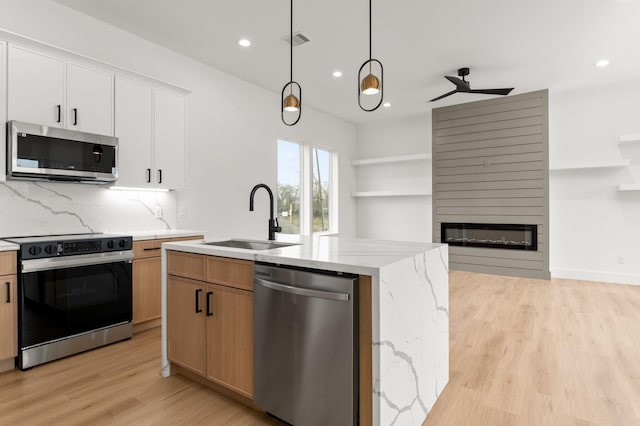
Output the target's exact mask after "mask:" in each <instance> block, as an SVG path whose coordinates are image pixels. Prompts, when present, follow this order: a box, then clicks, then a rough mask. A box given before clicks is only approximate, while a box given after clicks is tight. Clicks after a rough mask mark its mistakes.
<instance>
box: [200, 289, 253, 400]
mask: <svg viewBox="0 0 640 426" xmlns="http://www.w3.org/2000/svg"><path fill="white" fill-rule="evenodd" d="M207 297H209V298H210V302H211V311H210V312H209V313H210V314H212V315H211V316H208V317H207V353H208V360H207V378H209V379H210V380H213V381H214V382H217V383H219V384H221V385H224V386H226V387H227V388H229V389H232V390H234V391H236V392H238V393H240V394H242V395H244V396H246V397H248V398H253V292H251V291H246V290H238V289H234V288H230V287H224V286H219V285H215V284H209V285H208V286H207Z"/></svg>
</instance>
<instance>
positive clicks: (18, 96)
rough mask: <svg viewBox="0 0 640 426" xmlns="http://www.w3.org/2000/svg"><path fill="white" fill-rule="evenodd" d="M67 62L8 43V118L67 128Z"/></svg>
mask: <svg viewBox="0 0 640 426" xmlns="http://www.w3.org/2000/svg"><path fill="white" fill-rule="evenodd" d="M64 83H65V62H64V61H63V60H61V59H57V58H54V57H51V56H47V55H44V54H41V53H38V52H33V51H30V50H26V49H22V48H20V47H16V46H9V76H8V96H9V108H8V115H9V117H8V118H9V120H18V121H25V122H27V123H36V124H43V125H46V126H50V127H64V119H65V117H64V112H65V108H64V99H65V98H64V96H65V87H64V86H65V85H64Z"/></svg>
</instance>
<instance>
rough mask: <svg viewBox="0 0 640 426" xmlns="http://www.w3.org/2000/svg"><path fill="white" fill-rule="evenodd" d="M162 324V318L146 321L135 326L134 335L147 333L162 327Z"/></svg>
mask: <svg viewBox="0 0 640 426" xmlns="http://www.w3.org/2000/svg"><path fill="white" fill-rule="evenodd" d="M161 324H162V320H161V319H160V318H156V319H154V320H151V321H145V322H141V323H138V324H134V325H133V334H136V333H140V332H141V331H147V330H149V329H152V328H155V327H160V325H161Z"/></svg>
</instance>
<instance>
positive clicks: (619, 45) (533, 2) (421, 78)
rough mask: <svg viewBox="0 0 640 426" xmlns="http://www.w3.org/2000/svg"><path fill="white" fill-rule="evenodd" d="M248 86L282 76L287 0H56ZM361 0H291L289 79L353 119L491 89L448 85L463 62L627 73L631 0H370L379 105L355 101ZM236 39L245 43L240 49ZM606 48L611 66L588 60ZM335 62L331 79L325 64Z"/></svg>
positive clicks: (363, 19)
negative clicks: (296, 38)
mask: <svg viewBox="0 0 640 426" xmlns="http://www.w3.org/2000/svg"><path fill="white" fill-rule="evenodd" d="M55 1H57V2H58V3H60V4H63V5H66V6H69V7H71V8H73V9H76V10H78V11H80V12H83V13H86V14H88V15H90V16H93V17H95V18H97V19H99V20H102V21H105V22H107V23H109V24H112V25H114V26H117V27H119V28H122V29H124V30H126V31H128V32H131V33H134V34H137V35H139V36H141V37H143V38H146V39H148V40H150V41H152V42H155V43H157V44H159V45H162V46H165V47H167V48H170V49H173V50H175V51H177V52H180V53H182V54H184V55H186V56H189V57H192V58H194V59H197V60H199V61H201V62H204V63H206V64H209V65H211V66H213V67H215V68H218V69H220V70H223V71H225V72H228V73H230V74H233V75H235V76H237V77H239V78H241V79H244V80H247V81H249V82H251V83H254V84H256V85H258V86H261V87H264V88H266V89H269V90H271V91H273V92H277V93H280V91H281V90H282V87H283V86H284V84H285V83H286V82H288V81H289V45H288V44H287V43H286V42H284V41H283V40H282V38H283V37H285V36H287V35H288V33H289V2H288V1H286V0H277V1H265V0H234V1H220V0H218V1H211V0H180V1H175V0H136V1H132V0H55ZM367 12H368V2H367V1H366V0H322V1H312V0H295V1H294V24H293V30H294V32H296V31H300V32H302V33H303V34H304V35H305V36H307V37H308V38H309V39H310V40H311V41H310V42H309V43H307V44H304V45H302V46H299V47H296V48H294V70H293V77H294V80H296V81H298V82H299V83H300V84H301V86H302V88H303V101H304V104H303V105H309V106H313V107H315V108H317V109H319V110H322V111H325V112H328V113H330V114H332V115H334V116H337V117H340V118H343V119H345V120H348V121H351V122H354V123H364V122H368V121H373V120H376V121H378V120H384V119H387V118H398V117H406V116H414V115H419V114H424V113H425V112H427V111H429V110H430V109H431V108H432V107H439V106H445V105H451V104H457V103H463V102H469V101H473V100H479V99H486V98H489V97H490V96H486V95H472V94H455V95H453V96H451V97H449V98H447V99H444V100H441V101H438V102H435V103H429V102H427V101H428V100H429V99H431V98H434V97H436V96H438V95H441V94H443V93H445V92H448V91H450V90H452V89H453V85H452V84H451V83H449V82H448V81H447V80H445V79H444V78H443V75H445V74H446V75H456V70H457V69H458V68H460V67H465V66H467V67H470V68H471V75H470V76H469V77H468V80H469V81H470V82H471V86H472V88H477V89H481V88H500V87H515V90H514V91H513V92H512V94H518V93H523V92H527V91H531V90H538V89H545V88H550V89H552V90H557V89H565V88H576V87H585V86H593V85H603V84H610V83H613V82H617V81H629V80H633V79H635V80H637V79H638V78H639V76H640V25H638V22H640V0H529V1H524V0H467V1H458V2H454V1H451V0H394V1H392V0H375V1H373V57H374V58H377V59H379V60H380V61H381V62H382V63H383V65H384V89H385V90H384V91H385V93H384V99H385V101H389V102H390V103H391V107H389V108H380V109H379V110H377V111H375V112H371V113H367V112H364V111H361V110H360V109H359V107H358V104H357V73H358V69H359V67H360V65H361V64H362V63H363V62H364V61H365V60H366V59H368V13H367ZM243 37H246V38H248V39H250V40H251V42H252V45H251V46H250V47H248V48H242V47H240V46H239V45H238V40H239V39H241V38H243ZM602 58H606V59H609V60H610V65H609V66H608V67H605V68H597V67H596V66H595V63H596V62H597V61H598V60H600V59H602ZM335 70H340V71H342V73H343V76H342V77H341V78H340V79H336V78H334V77H332V75H331V74H332V72H333V71H335Z"/></svg>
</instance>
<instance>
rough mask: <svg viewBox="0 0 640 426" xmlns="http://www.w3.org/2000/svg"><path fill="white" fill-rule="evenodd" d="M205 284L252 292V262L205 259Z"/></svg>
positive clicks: (220, 258)
mask: <svg viewBox="0 0 640 426" xmlns="http://www.w3.org/2000/svg"><path fill="white" fill-rule="evenodd" d="M206 259H207V260H206V272H207V282H210V283H215V284H222V285H227V286H230V287H235V288H239V289H244V290H253V262H252V261H250V260H240V259H229V258H226V257H216V256H207V257H206Z"/></svg>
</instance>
